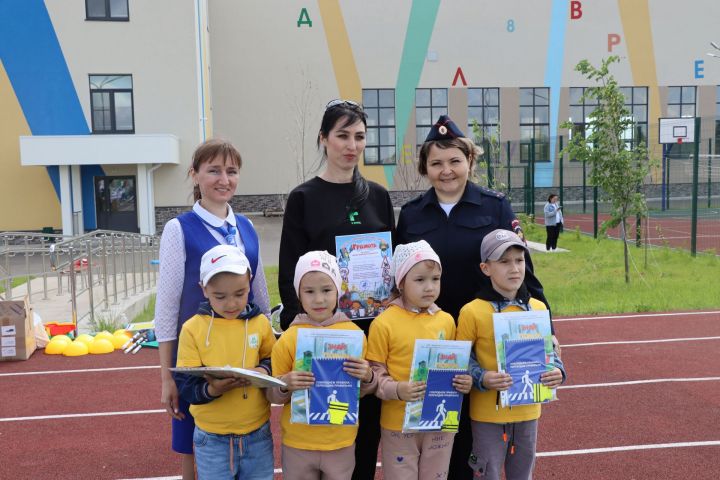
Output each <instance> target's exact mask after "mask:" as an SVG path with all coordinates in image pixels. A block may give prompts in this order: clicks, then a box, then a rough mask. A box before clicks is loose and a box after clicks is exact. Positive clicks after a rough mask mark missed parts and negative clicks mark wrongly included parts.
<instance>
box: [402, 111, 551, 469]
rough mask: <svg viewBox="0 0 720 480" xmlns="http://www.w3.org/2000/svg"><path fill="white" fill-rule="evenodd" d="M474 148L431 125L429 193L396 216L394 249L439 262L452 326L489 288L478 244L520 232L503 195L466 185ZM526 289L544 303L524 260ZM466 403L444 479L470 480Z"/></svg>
mask: <svg viewBox="0 0 720 480" xmlns="http://www.w3.org/2000/svg"><path fill="white" fill-rule="evenodd" d="M479 153H481V152H480V150H479V148H478V147H477V146H475V144H474V143H473V142H472V141H471V140H470V139H468V138H465V136H464V135H463V133H462V131H461V130H460V129H459V128H458V127H457V125H455V123H454V122H453V121H452V120H451V119H450V117H448V116H447V115H442V116H441V117H440V118H439V119H438V121H437V123H436V124H435V125H433V127H432V128H431V130H430V133H429V134H428V136H427V138H426V139H425V143H424V144H423V146H422V147H421V149H420V159H419V163H418V171H419V172H420V174H421V175H423V176H426V177H427V179H428V180H429V182H430V184H431V186H432V187H431V188H430V189H429V190H428V191H427V192H425V193H423V194H422V195H420V196H419V197H417V198H415V199H414V200H411V201H409V202H408V203H406V204H405V205H404V206H403V207H402V210H401V211H400V217H399V219H398V224H397V230H396V239H397V244H403V243H408V242H415V241H417V240H421V239H422V240H425V241H427V242H428V243H429V244H430V245H431V246H432V248H433V250H435V252H437V254H438V256H439V257H440V260H441V261H442V266H443V272H442V277H441V280H440V297H439V298H438V299H437V301H436V303H437V305H438V306H439V307H440V308H442V309H443V310H444V311H446V312H448V313H449V314H450V315H452V316H453V318H454V319H455V321H456V322H457V318H458V315H459V313H460V309H461V308H462V307H463V306H464V305H465V304H466V303H468V302H470V301H471V300H473V299H474V298H475V296H476V293H477V292H478V291H480V290H485V289H491V288H492V284H491V283H490V279H489V278H488V277H486V276H485V275H482V273H481V272H480V267H479V265H480V244H481V243H482V240H483V238H484V237H485V235H486V234H488V233H490V232H492V231H493V230H495V229H497V228H504V229H506V230H513V231H516V232H517V231H518V230H519V222H518V221H517V219H516V218H515V214H514V213H513V211H512V207H511V206H510V202H509V201H508V199H507V198H506V197H505V195H504V194H502V193H500V192H496V191H493V190H490V189H487V188H484V187H480V186H478V185H475V184H474V183H472V182H470V181H468V180H469V178H470V173H471V172H472V169H473V164H474V161H475V159H476V158H477V156H478V154H479ZM526 268H527V272H526V274H525V284H526V285H527V287H528V290H529V291H530V294H531V295H532V296H533V297H534V298H536V299H538V300H541V301H543V302H544V303H546V304H547V301H546V300H545V295H544V294H543V289H542V285H541V284H540V282H539V281H538V280H537V278H535V275H533V272H532V263H531V262H530V259H529V257H527V256H526ZM468 404H469V402H467V401H466V402H463V412H462V415H461V421H460V431H459V432H458V434H457V435H456V437H455V443H454V447H453V456H452V459H451V461H450V471H449V475H448V478H452V479H471V478H472V477H473V473H472V470H470V468H469V467H468V465H467V462H468V457H469V456H470V449H471V447H472V434H471V432H470V421H469V418H468V415H467V406H468Z"/></svg>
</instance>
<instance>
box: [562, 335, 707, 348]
mask: <svg viewBox="0 0 720 480" xmlns="http://www.w3.org/2000/svg"><path fill="white" fill-rule="evenodd" d="M701 340H720V337H689V338H662V339H658V340H620V341H617V342H595V343H570V344H567V345H561V347H562V348H573V347H595V346H597V345H633V344H637V343H667V342H697V341H701Z"/></svg>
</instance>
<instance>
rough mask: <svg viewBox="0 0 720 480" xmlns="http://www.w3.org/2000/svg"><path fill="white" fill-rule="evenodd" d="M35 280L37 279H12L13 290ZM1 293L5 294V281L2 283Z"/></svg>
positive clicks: (0, 286)
mask: <svg viewBox="0 0 720 480" xmlns="http://www.w3.org/2000/svg"><path fill="white" fill-rule="evenodd" d="M33 278H35V277H33V276H30V277H15V278H13V279H12V282H11V284H12V285H11V288H15V287H17V286H19V285H22V284H23V283H27V281H28V280H32V279H33ZM0 293H5V282H4V281H3V282H2V283H0Z"/></svg>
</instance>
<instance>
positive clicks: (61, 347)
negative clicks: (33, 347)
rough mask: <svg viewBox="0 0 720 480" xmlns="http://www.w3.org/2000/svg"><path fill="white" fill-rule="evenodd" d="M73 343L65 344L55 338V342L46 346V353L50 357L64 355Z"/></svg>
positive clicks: (52, 341)
mask: <svg viewBox="0 0 720 480" xmlns="http://www.w3.org/2000/svg"><path fill="white" fill-rule="evenodd" d="M65 338H67V337H65ZM71 343H72V342H69V341H68V342H64V341H62V340H55V339H54V338H53V340H51V341H50V342H49V343H48V344H47V345H45V353H46V354H48V355H62V353H63V352H64V351H65V349H66V348H67V346H68V345H70V344H71Z"/></svg>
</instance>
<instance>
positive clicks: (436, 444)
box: [367, 240, 472, 480]
mask: <svg viewBox="0 0 720 480" xmlns="http://www.w3.org/2000/svg"><path fill="white" fill-rule="evenodd" d="M392 270H393V272H394V275H395V298H394V300H392V301H391V302H390V304H389V306H388V308H387V310H385V311H384V312H383V313H381V314H380V315H379V316H377V317H376V318H375V320H374V321H373V323H372V325H371V326H370V338H369V340H368V354H367V359H368V360H369V361H370V364H371V365H372V369H373V371H374V373H375V376H376V377H377V380H378V389H377V392H376V395H377V396H378V397H379V398H380V399H381V400H382V401H383V402H382V413H381V415H380V426H381V427H382V433H381V437H380V438H381V440H380V442H381V444H382V464H383V474H384V476H385V478H386V479H387V480H425V479H428V480H430V479H432V480H436V479H445V478H447V474H448V465H449V463H450V454H451V453H452V445H453V438H454V433H450V432H422V433H402V424H403V417H404V413H405V404H406V402H411V401H417V400H420V399H422V398H423V396H424V394H425V382H414V381H407V379H409V378H410V369H411V363H412V357H413V350H414V348H415V340H417V339H427V340H454V339H455V321H454V320H453V318H452V316H450V315H449V314H447V313H445V312H443V311H442V310H440V309H439V308H438V306H437V305H435V300H437V298H438V295H440V275H441V273H442V266H441V264H440V258H439V257H438V256H437V254H436V253H435V251H434V250H433V249H432V248H431V247H430V244H428V243H427V242H426V241H425V240H420V241H418V242H413V243H408V244H406V245H398V246H397V248H396V249H395V252H394V255H393V264H392ZM453 387H454V388H455V389H456V390H457V391H458V392H460V393H463V394H465V393H468V392H470V389H471V387H472V379H471V377H470V375H456V376H455V378H454V379H453Z"/></svg>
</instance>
